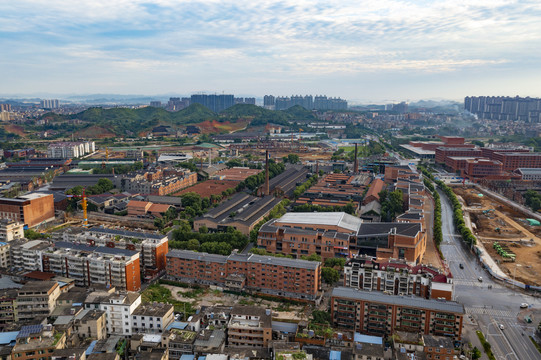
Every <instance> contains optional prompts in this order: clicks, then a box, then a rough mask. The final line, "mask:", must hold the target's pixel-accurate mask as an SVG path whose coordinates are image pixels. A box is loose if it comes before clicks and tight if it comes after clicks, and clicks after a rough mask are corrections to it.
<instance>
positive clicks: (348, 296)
mask: <svg viewBox="0 0 541 360" xmlns="http://www.w3.org/2000/svg"><path fill="white" fill-rule="evenodd" d="M464 314H465V311H464V305H462V304H459V303H457V302H454V301H439V300H429V299H423V298H414V297H405V296H389V295H386V294H383V293H379V292H370V291H361V290H357V289H352V288H346V287H338V288H334V289H333V291H332V294H331V317H332V323H333V325H334V326H337V327H339V328H344V329H348V330H350V331H351V330H353V331H355V332H360V333H361V334H367V335H375V336H388V335H392V334H394V333H395V332H396V331H407V332H414V333H421V334H425V335H435V336H449V337H453V338H455V339H460V338H461V336H462V323H463V318H464Z"/></svg>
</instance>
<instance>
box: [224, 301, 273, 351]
mask: <svg viewBox="0 0 541 360" xmlns="http://www.w3.org/2000/svg"><path fill="white" fill-rule="evenodd" d="M270 341H272V314H271V310H265V309H263V308H260V307H256V306H241V305H237V306H234V307H233V309H232V310H231V318H230V319H229V324H228V325H227V344H228V345H229V346H242V347H245V346H248V347H264V348H267V347H268V346H269V342H270Z"/></svg>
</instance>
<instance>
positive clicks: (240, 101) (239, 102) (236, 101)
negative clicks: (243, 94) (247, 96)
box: [235, 98, 244, 105]
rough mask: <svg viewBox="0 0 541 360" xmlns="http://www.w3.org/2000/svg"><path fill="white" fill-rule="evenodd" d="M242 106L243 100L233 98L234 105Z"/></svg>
mask: <svg viewBox="0 0 541 360" xmlns="http://www.w3.org/2000/svg"><path fill="white" fill-rule="evenodd" d="M237 104H244V98H235V105H237Z"/></svg>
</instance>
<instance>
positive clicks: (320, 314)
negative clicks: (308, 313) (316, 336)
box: [312, 310, 331, 324]
mask: <svg viewBox="0 0 541 360" xmlns="http://www.w3.org/2000/svg"><path fill="white" fill-rule="evenodd" d="M312 322H313V323H316V324H330V323H331V314H329V313H328V312H327V311H321V310H314V311H313V312H312Z"/></svg>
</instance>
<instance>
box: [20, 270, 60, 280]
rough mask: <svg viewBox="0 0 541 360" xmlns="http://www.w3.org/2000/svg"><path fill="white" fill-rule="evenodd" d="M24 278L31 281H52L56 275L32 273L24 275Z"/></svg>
mask: <svg viewBox="0 0 541 360" xmlns="http://www.w3.org/2000/svg"><path fill="white" fill-rule="evenodd" d="M24 277H26V278H29V279H35V280H43V281H46V280H51V279H52V278H54V277H55V274H54V273H48V272H43V271H31V272H29V273H26V274H24Z"/></svg>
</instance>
